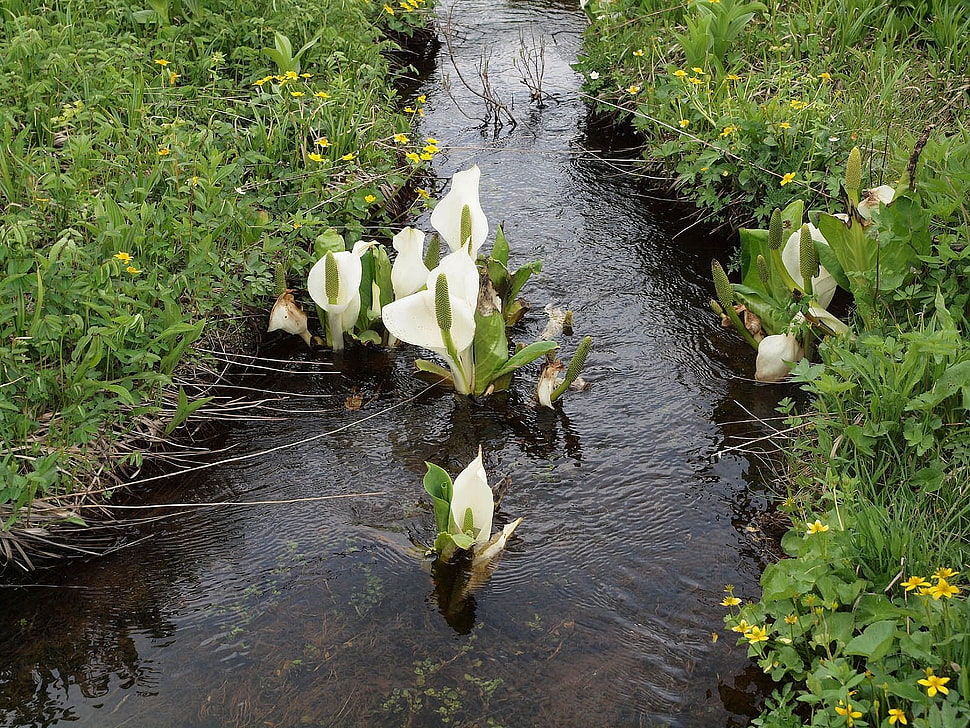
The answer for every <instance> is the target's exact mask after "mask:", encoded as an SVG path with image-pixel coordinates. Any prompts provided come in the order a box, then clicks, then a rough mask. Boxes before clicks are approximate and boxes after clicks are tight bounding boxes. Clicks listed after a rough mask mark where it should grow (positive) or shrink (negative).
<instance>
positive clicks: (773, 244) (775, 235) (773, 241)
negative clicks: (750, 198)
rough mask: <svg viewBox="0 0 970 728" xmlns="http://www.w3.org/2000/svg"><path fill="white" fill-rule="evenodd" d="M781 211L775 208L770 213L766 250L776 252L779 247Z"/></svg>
mask: <svg viewBox="0 0 970 728" xmlns="http://www.w3.org/2000/svg"><path fill="white" fill-rule="evenodd" d="M781 234H782V222H781V210H779V209H778V208H777V207H776V208H775V209H774V210H773V211H772V213H771V221H770V222H769V223H768V248H769V249H770V250H778V249H779V248H780V247H781Z"/></svg>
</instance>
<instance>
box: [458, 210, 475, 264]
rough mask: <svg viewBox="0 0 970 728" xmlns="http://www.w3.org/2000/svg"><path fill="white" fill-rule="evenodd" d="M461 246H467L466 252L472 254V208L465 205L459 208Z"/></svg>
mask: <svg viewBox="0 0 970 728" xmlns="http://www.w3.org/2000/svg"><path fill="white" fill-rule="evenodd" d="M460 235H461V247H462V248H465V247H466V246H467V247H468V254H469V255H471V254H472V247H471V243H472V209H471V208H470V207H469V206H468V205H465V206H463V207H462V208H461V233H460Z"/></svg>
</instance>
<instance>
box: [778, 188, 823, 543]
mask: <svg viewBox="0 0 970 728" xmlns="http://www.w3.org/2000/svg"><path fill="white" fill-rule="evenodd" d="M794 179H795V173H794V172H789V173H788V174H786V175H785V176H784V177H782V178H781V186H782V187H784V186H785V185H787V184H788V183H789V182H792V181H794ZM816 524H818V525H817V526H816ZM812 529H815V530H812ZM828 530H829V527H828V526H823V525H822V522H821V521H818V520H816V521H815V523H810V524H809V526H808V533H819V532H821V531H828Z"/></svg>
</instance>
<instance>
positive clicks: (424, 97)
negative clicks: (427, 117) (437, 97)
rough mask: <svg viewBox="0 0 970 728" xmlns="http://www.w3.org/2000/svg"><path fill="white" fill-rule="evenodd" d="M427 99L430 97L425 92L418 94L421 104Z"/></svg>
mask: <svg viewBox="0 0 970 728" xmlns="http://www.w3.org/2000/svg"><path fill="white" fill-rule="evenodd" d="M427 100H428V97H427V96H425V95H424V94H421V95H420V96H418V99H417V101H418V103H419V104H423V103H424V102H425V101H427Z"/></svg>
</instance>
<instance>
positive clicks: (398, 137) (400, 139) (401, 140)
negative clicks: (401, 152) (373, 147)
mask: <svg viewBox="0 0 970 728" xmlns="http://www.w3.org/2000/svg"><path fill="white" fill-rule="evenodd" d="M394 141H396V142H397V143H398V144H407V143H408V142H409V141H411V140H410V139H408V135H407V134H395V135H394Z"/></svg>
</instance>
